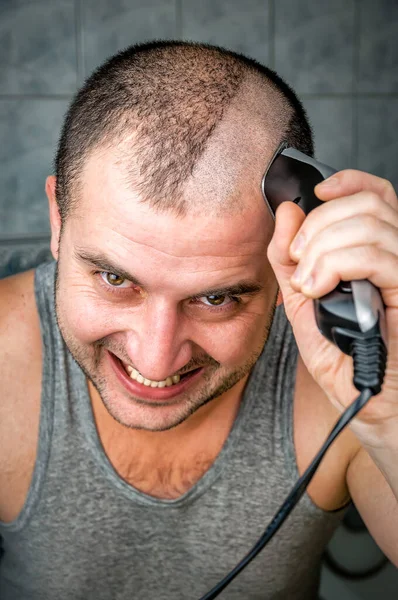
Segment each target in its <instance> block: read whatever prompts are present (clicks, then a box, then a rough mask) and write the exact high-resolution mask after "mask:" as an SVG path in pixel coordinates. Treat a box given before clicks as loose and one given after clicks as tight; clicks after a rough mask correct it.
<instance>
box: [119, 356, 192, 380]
mask: <svg viewBox="0 0 398 600" xmlns="http://www.w3.org/2000/svg"><path fill="white" fill-rule="evenodd" d="M115 356H116V358H118V359H119V360H120V362H122V363H123V364H125V365H129V366H130V367H133V365H132V364H131V363H130V362H129V361H127V360H124V359H123V358H120V356H118V355H117V354H115ZM133 369H135V370H136V371H138V373H140V374H141V372H140V371H139V370H138V369H136V368H135V367H133ZM196 369H200V367H192V369H187V370H186V371H183V372H182V373H173V375H168V376H167V377H174V375H179V376H180V377H181V376H182V375H185V374H186V373H189V372H190V371H195V370H196ZM167 377H166V378H165V379H167Z"/></svg>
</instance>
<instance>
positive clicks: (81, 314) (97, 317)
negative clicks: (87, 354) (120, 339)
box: [58, 282, 115, 344]
mask: <svg viewBox="0 0 398 600" xmlns="http://www.w3.org/2000/svg"><path fill="white" fill-rule="evenodd" d="M58 308H59V313H60V316H61V320H62V323H63V325H64V327H65V328H66V329H67V331H68V332H70V333H71V334H72V335H73V336H74V337H75V338H76V339H79V340H80V341H81V342H84V343H87V344H90V343H93V342H96V341H97V340H99V339H101V338H103V337H106V336H107V335H110V334H111V333H113V332H114V330H115V324H114V320H115V315H114V311H112V310H111V308H110V306H109V304H108V303H105V302H103V301H102V300H101V298H99V297H98V295H97V294H94V293H93V292H92V291H91V290H90V289H89V288H88V287H86V286H83V285H75V284H72V285H71V284H70V283H69V284H68V282H66V285H65V286H64V287H63V289H60V291H59V294H58Z"/></svg>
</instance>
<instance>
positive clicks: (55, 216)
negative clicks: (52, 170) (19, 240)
mask: <svg viewBox="0 0 398 600" xmlns="http://www.w3.org/2000/svg"><path fill="white" fill-rule="evenodd" d="M56 181H57V180H56V178H55V176H54V175H50V176H49V177H47V179H46V194H47V198H48V208H49V215H50V226H51V246H50V247H51V254H52V255H53V257H54V258H55V260H58V247H59V240H60V236H61V224H62V222H61V215H60V214H59V208H58V204H57V201H56V199H55V198H56V197H55V185H56Z"/></svg>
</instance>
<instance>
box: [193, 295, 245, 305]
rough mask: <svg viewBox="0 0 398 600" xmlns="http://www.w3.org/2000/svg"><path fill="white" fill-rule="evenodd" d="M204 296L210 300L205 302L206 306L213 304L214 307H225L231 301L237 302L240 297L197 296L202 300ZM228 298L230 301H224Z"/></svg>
mask: <svg viewBox="0 0 398 600" xmlns="http://www.w3.org/2000/svg"><path fill="white" fill-rule="evenodd" d="M203 298H204V299H205V300H207V301H208V302H209V304H206V303H204V304H205V306H213V307H218V306H220V307H221V308H224V307H225V306H228V305H229V304H231V303H232V304H233V303H234V301H235V302H237V301H238V299H237V298H234V297H233V296H201V297H199V298H196V299H197V300H199V301H201V302H202V300H203ZM226 299H228V300H229V302H227V303H226V304H225V302H224V301H225V300H226Z"/></svg>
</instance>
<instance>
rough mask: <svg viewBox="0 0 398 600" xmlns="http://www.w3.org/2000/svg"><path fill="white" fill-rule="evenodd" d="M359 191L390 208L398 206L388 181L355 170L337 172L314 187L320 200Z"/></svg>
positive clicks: (395, 195) (392, 188)
mask: <svg viewBox="0 0 398 600" xmlns="http://www.w3.org/2000/svg"><path fill="white" fill-rule="evenodd" d="M361 191H369V192H374V193H375V194H377V195H378V196H380V198H382V200H383V201H384V202H387V204H389V205H390V206H393V207H394V206H397V204H398V200H397V194H396V193H395V190H394V187H393V185H392V184H391V182H390V181H388V180H387V179H383V178H382V177H377V176H376V175H371V174H370V173H364V172H363V171H357V170H355V169H345V170H344V171H339V172H338V173H336V174H335V175H333V176H332V177H329V179H325V181H322V182H321V183H319V184H318V185H317V186H315V194H316V195H317V196H318V198H319V199H320V200H330V199H332V198H337V197H339V196H342V195H344V196H350V195H352V194H355V193H357V192H361Z"/></svg>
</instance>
